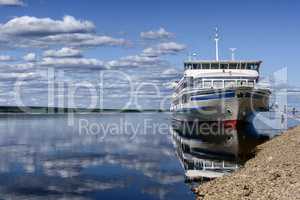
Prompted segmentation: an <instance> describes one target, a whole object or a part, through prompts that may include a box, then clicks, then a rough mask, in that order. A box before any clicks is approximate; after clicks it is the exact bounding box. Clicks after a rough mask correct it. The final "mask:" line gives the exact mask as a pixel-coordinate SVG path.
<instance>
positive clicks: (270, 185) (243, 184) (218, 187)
mask: <svg viewBox="0 0 300 200" xmlns="http://www.w3.org/2000/svg"><path fill="white" fill-rule="evenodd" d="M196 194H197V199H218V200H219V199H272V200H273V199H280V200H282V199H287V200H293V199H300V126H299V127H295V128H293V129H290V130H288V131H287V132H286V133H284V134H282V135H280V136H278V137H275V138H274V139H272V140H270V141H268V142H266V143H264V144H262V145H259V146H258V147H257V153H256V156H255V157H254V158H252V159H250V160H249V161H247V162H246V164H245V166H244V167H243V168H242V169H240V170H239V171H237V172H235V173H233V174H231V175H228V176H224V177H221V178H218V179H215V180H212V181H210V182H207V183H204V184H203V185H200V186H199V187H198V188H197V189H196Z"/></svg>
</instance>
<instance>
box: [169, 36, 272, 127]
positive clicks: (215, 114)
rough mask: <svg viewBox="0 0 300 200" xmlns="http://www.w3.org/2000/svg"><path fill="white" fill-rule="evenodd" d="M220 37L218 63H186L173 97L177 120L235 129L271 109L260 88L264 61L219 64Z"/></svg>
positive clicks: (192, 61)
mask: <svg viewBox="0 0 300 200" xmlns="http://www.w3.org/2000/svg"><path fill="white" fill-rule="evenodd" d="M218 41H219V37H218V33H216V37H215V42H216V59H215V60H194V59H189V60H188V61H185V62H184V76H183V77H182V78H181V80H180V81H179V82H178V83H177V85H176V87H175V92H174V94H173V97H172V104H171V111H172V112H173V113H174V115H173V116H174V119H176V120H184V121H188V122H190V121H195V120H196V121H200V122H202V121H205V122H207V121H209V122H215V121H218V122H219V121H221V122H225V123H227V122H228V123H229V124H234V125H236V124H237V122H243V121H246V120H247V119H248V118H249V116H252V115H253V114H254V113H255V112H257V111H267V110H268V109H269V96H270V94H271V92H270V90H269V89H268V88H262V87H259V86H258V81H259V79H260V76H259V71H260V66H261V63H262V61H256V60H239V61H237V60H234V54H233V56H232V59H231V60H219V52H218V51H219V50H218Z"/></svg>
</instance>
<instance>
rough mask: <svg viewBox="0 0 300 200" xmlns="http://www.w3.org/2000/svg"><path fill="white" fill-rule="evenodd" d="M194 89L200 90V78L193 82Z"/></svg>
mask: <svg viewBox="0 0 300 200" xmlns="http://www.w3.org/2000/svg"><path fill="white" fill-rule="evenodd" d="M194 87H196V88H202V79H201V78H197V79H195V80H194Z"/></svg>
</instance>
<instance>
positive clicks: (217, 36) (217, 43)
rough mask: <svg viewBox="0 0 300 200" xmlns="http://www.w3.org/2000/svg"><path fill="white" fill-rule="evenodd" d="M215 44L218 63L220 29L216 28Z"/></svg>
mask: <svg viewBox="0 0 300 200" xmlns="http://www.w3.org/2000/svg"><path fill="white" fill-rule="evenodd" d="M215 31H216V32H215V42H216V61H219V39H220V38H219V30H218V27H216V28H215Z"/></svg>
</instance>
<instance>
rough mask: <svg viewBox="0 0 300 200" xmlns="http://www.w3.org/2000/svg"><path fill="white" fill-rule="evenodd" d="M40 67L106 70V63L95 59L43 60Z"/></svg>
mask: <svg viewBox="0 0 300 200" xmlns="http://www.w3.org/2000/svg"><path fill="white" fill-rule="evenodd" d="M39 65H41V66H47V67H58V68H73V67H75V68H97V69H105V66H104V62H103V61H101V60H98V59H94V58H43V60H42V61H41V62H40V63H39Z"/></svg>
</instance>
